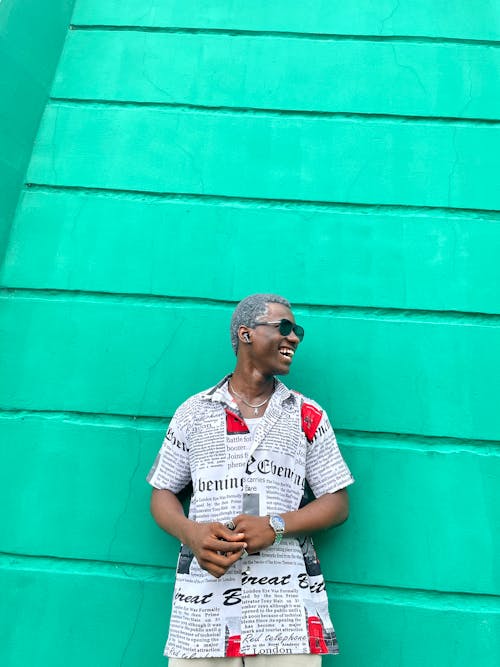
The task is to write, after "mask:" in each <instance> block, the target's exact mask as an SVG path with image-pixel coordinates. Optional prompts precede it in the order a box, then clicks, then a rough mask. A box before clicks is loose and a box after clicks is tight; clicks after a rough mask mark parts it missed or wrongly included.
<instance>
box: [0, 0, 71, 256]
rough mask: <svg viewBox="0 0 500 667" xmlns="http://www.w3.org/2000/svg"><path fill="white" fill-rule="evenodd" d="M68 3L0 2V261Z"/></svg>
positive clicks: (53, 0) (58, 50) (68, 0)
mask: <svg viewBox="0 0 500 667" xmlns="http://www.w3.org/2000/svg"><path fill="white" fill-rule="evenodd" d="M73 4H74V0H50V1H49V2H43V3H42V2H40V1H39V0H2V1H1V2H0V261H1V260H2V258H3V254H4V251H5V245H6V243H7V238H8V234H9V229H10V225H11V222H12V218H13V216H14V211H15V208H16V204H17V201H18V198H19V194H20V192H21V188H22V187H23V183H24V176H25V173H26V167H27V166H28V162H29V159H30V157H31V151H32V148H33V141H34V139H35V135H36V132H37V129H38V124H39V122H40V118H41V116H42V113H43V111H44V108H45V104H46V102H47V98H48V96H49V92H50V87H51V85H52V79H53V76H54V71H55V68H56V65H57V62H58V60H59V56H60V53H61V49H62V45H63V42H64V38H65V37H66V32H67V29H68V25H69V20H70V17H71V12H72V9H73Z"/></svg>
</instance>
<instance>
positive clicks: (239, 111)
mask: <svg viewBox="0 0 500 667" xmlns="http://www.w3.org/2000/svg"><path fill="white" fill-rule="evenodd" d="M50 103H51V104H57V105H64V106H68V107H85V108H90V109H100V108H103V107H104V108H110V109H123V108H124V109H129V110H130V109H158V110H160V111H162V110H163V111H177V112H179V113H196V114H200V115H204V114H217V115H218V116H257V117H264V118H278V119H287V118H291V119H293V118H303V119H305V120H348V121H352V122H359V123H364V122H366V121H370V122H372V123H379V122H382V123H384V124H388V123H395V124H398V125H399V124H401V123H411V124H424V125H452V126H458V127H476V126H477V127H483V126H487V127H498V126H499V125H500V118H481V117H479V118H474V117H471V116H420V115H411V114H395V113H392V114H391V113H377V112H354V111H353V112H349V111H308V110H303V109H300V108H298V109H275V108H266V107H240V106H212V105H205V104H189V103H184V102H154V101H149V100H116V99H114V98H106V97H105V98H87V97H83V98H78V97H55V96H54V97H51V98H50ZM499 115H500V114H499ZM30 185H31V183H28V186H30ZM67 187H72V186H67ZM292 201H293V200H292ZM389 205H390V204H389ZM401 206H404V204H401Z"/></svg>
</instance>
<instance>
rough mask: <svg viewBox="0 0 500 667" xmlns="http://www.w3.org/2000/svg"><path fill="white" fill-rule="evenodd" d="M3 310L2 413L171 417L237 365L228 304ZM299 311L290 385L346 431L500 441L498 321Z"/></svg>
mask: <svg viewBox="0 0 500 667" xmlns="http://www.w3.org/2000/svg"><path fill="white" fill-rule="evenodd" d="M0 303H2V309H1V311H0V313H2V314H1V315H0V317H1V319H0V347H2V348H3V349H4V350H5V352H4V354H3V357H4V373H5V376H6V377H10V378H12V380H11V382H10V383H8V384H7V383H3V385H2V386H0V405H2V406H3V407H5V408H8V409H10V410H12V409H28V410H37V409H40V410H71V411H77V412H79V411H82V412H92V413H108V414H131V415H148V416H152V415H155V416H162V415H164V416H166V415H170V416H171V415H172V414H173V412H174V410H175V408H176V407H177V405H179V403H180V402H181V401H182V400H184V399H185V398H187V396H189V395H190V394H192V393H195V392H196V391H201V389H203V388H207V387H209V386H211V385H213V384H215V382H216V381H218V380H219V379H221V378H222V377H223V375H224V374H225V373H226V372H229V371H230V370H232V365H233V363H234V361H233V359H234V357H233V353H232V350H231V349H230V345H229V342H228V341H229V337H228V330H229V329H228V323H229V320H230V313H231V309H230V308H229V307H227V306H221V305H214V306H207V305H204V304H199V303H193V304H191V305H186V304H185V303H182V302H180V303H173V304H170V303H163V302H162V301H161V300H160V301H154V302H153V303H151V302H148V301H146V302H144V301H143V300H137V301H135V302H130V301H129V300H127V299H117V300H116V301H115V300H112V299H107V300H103V299H99V297H95V298H89V299H87V298H83V299H78V298H68V297H67V296H60V297H57V298H46V297H44V298H16V297H14V298H8V297H6V298H2V300H1V301H0ZM296 311H297V317H298V318H299V319H300V321H301V322H303V325H304V327H305V328H306V331H307V338H308V345H304V347H303V349H301V350H299V352H298V353H297V357H296V359H295V360H294V368H293V370H292V372H291V373H290V376H289V383H290V385H291V387H292V388H294V389H299V390H300V391H302V392H303V393H305V394H306V395H314V396H315V397H316V398H317V400H318V401H319V402H320V403H322V404H323V405H324V406H325V407H327V408H328V410H329V413H330V414H331V417H332V420H333V423H334V424H335V425H336V427H337V428H345V429H355V430H362V431H376V432H394V433H415V434H422V435H432V436H451V437H457V438H477V439H485V440H496V439H497V436H498V433H499V430H500V413H499V411H498V400H497V395H496V393H495V392H494V391H492V389H493V388H494V387H495V386H496V383H497V378H498V377H500V357H499V355H498V354H497V352H496V351H497V349H498V346H499V344H500V326H499V324H498V322H497V319H495V320H493V321H489V320H488V319H487V318H483V319H478V320H472V321H467V322H464V326H460V325H459V324H457V321H456V320H455V319H451V320H450V321H449V322H446V321H443V320H437V321H435V320H434V319H431V320H428V319H427V320H426V318H425V317H422V316H415V317H408V316H405V315H403V316H396V315H393V314H389V315H387V316H385V317H382V316H381V315H379V314H377V313H374V314H371V315H362V314H358V313H352V312H347V313H340V314H338V313H335V311H333V312H332V311H329V310H324V311H319V312H318V311H316V310H313V311H310V312H307V314H306V313H304V312H303V310H302V309H301V308H297V309H296ZM40 331H43V332H44V335H43V336H40V335H38V333H39V332H40ZM200 338H202V340H203V342H202V343H200V342H199V340H200ZM193 341H196V342H193ZM193 345H195V346H198V345H199V346H200V347H196V348H195V352H193ZM201 347H202V348H203V350H204V351H206V350H209V351H210V354H208V353H205V352H202V350H201V349H200V348H201ZM172 378H175V382H172ZM319 378H321V382H320V381H319ZM464 378H467V381H466V382H464ZM381 383H383V391H381V389H380V386H381ZM349 387H352V392H354V399H353V397H352V395H351V394H350V392H349V391H347V388H349ZM424 399H425V400H424Z"/></svg>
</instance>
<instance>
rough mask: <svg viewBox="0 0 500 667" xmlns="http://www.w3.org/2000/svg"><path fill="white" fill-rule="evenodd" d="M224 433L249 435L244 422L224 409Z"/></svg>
mask: <svg viewBox="0 0 500 667" xmlns="http://www.w3.org/2000/svg"><path fill="white" fill-rule="evenodd" d="M226 432H227V434H228V435H236V433H249V430H248V426H247V425H246V423H245V420H244V419H242V418H241V417H240V416H239V415H237V414H236V413H234V412H231V410H228V409H227V408H226Z"/></svg>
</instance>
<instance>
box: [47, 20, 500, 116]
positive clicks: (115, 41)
mask: <svg viewBox="0 0 500 667" xmlns="http://www.w3.org/2000/svg"><path fill="white" fill-rule="evenodd" d="M311 63H314V66H311ZM499 69H500V48H498V49H497V48H495V49H492V48H491V47H490V46H485V45H481V44H463V43H459V44H456V43H455V44H450V43H441V44H439V43H436V42H420V43H415V42H404V41H391V42H387V41H380V40H375V41H367V40H362V41H360V40H358V39H346V38H344V39H341V40H312V39H297V38H296V37H289V36H288V37H280V38H279V39H278V38H276V37H270V36H255V35H253V36H248V35H238V36H235V35H231V34H229V35H228V34H213V33H211V34H206V33H167V34H166V33H162V32H148V33H144V32H137V31H130V32H125V31H117V32H116V31H81V30H76V31H75V30H73V31H70V33H69V35H68V38H67V40H66V43H65V47H64V51H63V55H62V58H61V61H60V64H59V68H58V71H57V74H56V78H55V81H54V85H53V88H52V95H53V97H56V98H66V99H70V98H72V99H90V100H114V101H123V102H131V101H138V102H149V103H151V102H155V103H162V102H163V103H169V104H170V103H172V102H175V103H180V104H190V105H202V106H209V107H239V108H254V109H276V110H282V111H286V110H291V111H294V110H295V111H296V110H303V111H310V112H338V111H343V112H350V113H366V114H395V115H398V116H422V117H423V116H432V117H440V118H443V117H460V118H473V119H499V118H500V102H499V100H498V95H497V94H496V93H497V88H496V82H497V73H498V71H499ZM82 71H85V73H86V75H85V76H84V77H82V76H79V73H80V72H82ZM124 71H126V72H127V76H126V77H125V78H124V77H123V72H124ZM276 81H279V82H280V84H279V86H276ZM353 81H354V82H355V85H353ZM388 89H390V90H393V91H397V94H391V95H387V90H388Z"/></svg>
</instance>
